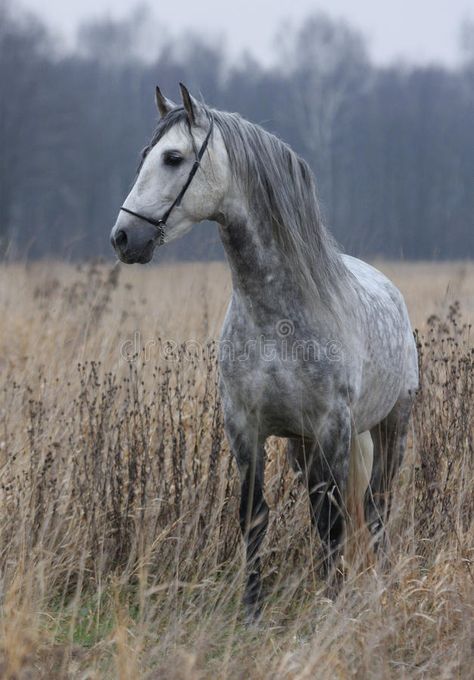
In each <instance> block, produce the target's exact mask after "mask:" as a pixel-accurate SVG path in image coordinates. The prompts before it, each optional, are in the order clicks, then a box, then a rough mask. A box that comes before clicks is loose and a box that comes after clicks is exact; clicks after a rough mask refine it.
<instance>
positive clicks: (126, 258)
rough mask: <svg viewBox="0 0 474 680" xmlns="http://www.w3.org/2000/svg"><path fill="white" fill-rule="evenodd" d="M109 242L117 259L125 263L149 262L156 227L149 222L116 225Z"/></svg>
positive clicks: (154, 241) (153, 246)
mask: <svg viewBox="0 0 474 680" xmlns="http://www.w3.org/2000/svg"><path fill="white" fill-rule="evenodd" d="M110 242H111V244H112V246H113V248H114V250H115V252H116V253H117V255H118V257H119V259H120V260H121V261H122V262H125V263H126V264H134V263H139V264H145V263H146V262H150V260H151V259H152V257H153V251H154V250H155V245H156V228H155V227H153V225H151V224H130V225H124V226H119V225H116V226H115V227H114V228H113V229H112V232H111V234H110Z"/></svg>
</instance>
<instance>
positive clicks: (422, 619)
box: [0, 262, 474, 680]
mask: <svg viewBox="0 0 474 680" xmlns="http://www.w3.org/2000/svg"><path fill="white" fill-rule="evenodd" d="M376 264H378V266H379V267H380V268H382V269H383V270H384V271H386V273H387V274H388V275H389V276H391V277H392V278H393V279H394V280H395V282H396V283H397V284H398V285H399V287H400V288H401V290H402V292H403V293H404V294H405V296H406V299H407V302H408V306H409V309H410V313H411V316H412V321H413V325H414V326H416V328H418V329H419V333H420V337H419V341H420V350H421V366H422V385H421V390H420V394H419V397H418V401H417V404H416V409H415V413H414V417H413V423H412V429H411V437H410V447H409V451H408V454H407V457H406V464H405V465H404V467H403V469H402V471H401V474H400V476H399V478H398V480H397V489H396V503H395V512H394V514H393V516H392V518H391V522H390V526H389V543H388V547H387V551H386V553H385V554H384V555H383V559H382V558H381V559H380V561H379V562H377V563H376V564H375V566H374V567H373V568H371V569H369V570H366V571H363V572H362V573H356V572H351V573H349V572H348V573H347V574H346V578H345V582H344V584H343V586H342V590H341V592H340V594H339V596H338V597H337V598H336V599H333V598H331V597H329V596H328V592H327V590H326V588H325V584H324V582H323V581H322V580H321V578H320V575H319V564H318V546H317V541H316V539H315V537H314V535H313V534H312V532H311V530H310V522H309V509H308V504H307V498H306V495H305V493H304V489H303V488H302V485H301V482H300V481H299V480H298V479H297V478H295V476H294V474H293V473H292V471H291V470H290V468H289V465H288V462H287V460H286V458H285V453H284V443H283V442H280V441H278V440H274V441H273V440H272V441H270V442H269V445H268V461H267V498H268V502H269V504H270V507H271V519H270V526H269V531H268V536H267V539H266V541H265V544H264V557H263V567H264V575H265V583H266V589H267V591H268V599H267V604H266V607H265V610H264V612H263V617H262V621H261V623H260V625H259V626H258V627H255V628H248V627H245V626H244V624H243V621H242V612H241V610H240V607H239V598H240V593H241V588H242V550H241V543H240V535H239V528H238V522H237V502H238V501H237V497H238V480H237V473H236V469H235V467H234V464H233V462H232V460H231V457H230V455H229V450H228V447H227V444H226V441H225V437H224V435H223V429H222V419H221V412H220V407H219V401H218V397H217V393H216V379H217V372H216V361H215V352H216V348H215V339H216V338H217V337H218V332H219V328H220V324H221V322H222V319H223V315H224V313H225V308H226V304H227V300H228V296H229V292H230V282H229V277H228V274H227V271H226V268H225V266H224V265H222V264H211V265H201V264H200V265H173V266H171V265H166V266H160V267H154V268H153V267H149V268H148V267H138V266H135V267H128V268H127V267H126V266H121V267H120V268H119V267H118V266H116V267H114V268H112V267H110V266H106V265H83V266H81V267H75V266H73V265H66V264H61V263H50V264H45V263H37V264H31V265H14V264H12V265H3V266H2V267H1V268H0V312H1V325H0V374H1V379H2V384H1V402H0V497H1V516H0V598H1V599H0V602H1V611H0V677H1V678H5V679H8V680H25V679H34V680H36V679H46V678H48V679H50V680H57V679H59V678H74V679H76V678H77V679H83V680H86V679H98V678H113V679H117V680H129V679H135V678H144V679H150V680H151V679H153V680H154V679H160V680H161V679H163V680H164V679H169V680H191V679H192V680H201V679H202V680H204V679H207V678H213V679H215V678H232V679H240V678H242V679H244V678H245V679H246V680H248V679H250V680H263V679H266V680H270V679H272V680H290V679H291V680H293V679H295V680H296V679H298V680H303V679H305V680H306V679H307V680H311V679H317V680H325V679H328V680H329V679H330V680H334V679H338V680H339V679H340V680H346V679H348V678H360V679H364V680H365V679H371V678H381V679H383V680H385V679H387V680H389V679H391V678H394V679H395V678H396V679H397V680H400V679H403V678H427V679H432V678H439V679H440V680H441V679H443V678H446V679H447V678H463V679H464V678H470V677H472V668H473V664H474V654H473V639H474V625H473V621H474V616H473V615H474V583H473V579H474V563H473V559H474V542H473V538H474V507H473V486H474V436H473V429H474V428H473V425H474V377H473V366H474V355H473V351H472V335H471V337H469V332H470V331H469V323H470V322H471V321H473V320H474V265H473V264H472V263H464V264H461V263H458V264H423V263H419V264H407V263H384V262H379V263H376Z"/></svg>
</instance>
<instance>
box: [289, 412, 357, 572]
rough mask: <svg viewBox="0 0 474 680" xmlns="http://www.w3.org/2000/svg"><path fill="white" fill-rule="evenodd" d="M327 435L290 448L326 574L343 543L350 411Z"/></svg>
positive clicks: (341, 416)
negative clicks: (305, 490) (305, 491)
mask: <svg viewBox="0 0 474 680" xmlns="http://www.w3.org/2000/svg"><path fill="white" fill-rule="evenodd" d="M328 431H329V434H327V435H326V436H325V437H323V438H321V437H315V440H313V441H309V440H306V441H303V440H295V441H294V442H293V443H292V444H291V446H290V452H291V455H292V458H293V459H294V460H295V461H296V462H297V464H298V467H299V468H300V469H301V471H302V473H303V475H304V478H305V480H306V484H307V487H308V493H309V500H310V505H311V519H312V521H313V524H314V525H315V526H316V528H317V530H318V533H319V537H320V539H321V545H322V548H323V555H324V558H323V569H324V571H325V572H326V574H327V573H329V572H330V570H331V568H332V566H333V565H334V563H335V561H336V559H337V557H338V555H339V552H340V549H341V547H342V544H343V541H344V528H345V516H346V508H345V495H346V487H347V478H348V472H349V454H350V442H351V427H350V416H349V411H348V410H347V413H346V412H344V413H341V414H339V415H338V416H336V417H334V420H333V423H332V426H331V427H328Z"/></svg>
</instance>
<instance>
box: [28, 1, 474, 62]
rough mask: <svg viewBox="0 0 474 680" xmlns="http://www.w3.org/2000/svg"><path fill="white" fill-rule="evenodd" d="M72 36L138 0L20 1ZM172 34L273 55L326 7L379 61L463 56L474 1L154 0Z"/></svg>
mask: <svg viewBox="0 0 474 680" xmlns="http://www.w3.org/2000/svg"><path fill="white" fill-rule="evenodd" d="M20 1H21V2H22V4H23V5H24V6H26V7H27V8H30V9H32V10H34V11H35V13H37V14H38V15H40V16H41V17H42V18H43V19H44V20H46V21H47V23H48V24H49V25H50V26H51V27H52V28H54V29H55V30H56V31H57V32H62V33H64V34H65V35H66V36H67V37H68V39H69V40H71V37H72V36H73V35H74V32H75V28H76V26H77V25H78V23H80V22H81V21H82V20H84V19H90V18H93V17H97V16H103V15H104V14H105V15H107V14H108V15H110V16H113V17H123V16H124V15H126V14H127V13H129V12H130V11H131V10H132V9H133V7H134V6H136V4H137V2H136V0H20ZM149 4H150V6H151V7H152V8H153V11H154V12H155V14H156V16H157V19H158V20H159V21H160V23H161V24H162V25H164V26H165V27H166V29H167V32H169V33H170V34H171V35H174V34H178V33H180V32H181V31H182V30H183V29H193V30H194V31H197V32H199V33H200V34H201V35H207V36H209V37H211V38H213V39H217V40H219V42H221V43H223V44H224V45H226V46H227V47H228V49H229V51H230V54H231V55H232V54H238V53H239V52H240V51H242V50H244V49H248V50H250V51H251V52H253V54H255V55H256V56H257V57H259V58H260V59H262V60H264V61H266V62H268V61H269V60H270V59H271V54H272V51H274V50H275V44H274V40H273V38H274V36H275V33H276V32H277V31H278V29H279V28H280V27H281V26H282V25H284V24H285V23H286V22H288V21H290V22H292V23H296V24H297V23H298V22H299V21H301V19H303V18H304V17H305V16H306V15H308V13H310V12H311V11H314V10H323V11H325V12H327V13H328V14H330V15H331V16H333V17H337V18H341V17H342V18H345V19H347V20H348V21H349V22H350V23H351V24H353V25H354V26H355V27H356V28H358V29H360V30H361V31H362V32H363V33H364V35H365V36H366V37H367V39H368V45H369V50H370V53H371V55H372V57H373V58H374V60H375V61H377V62H379V63H387V62H388V61H391V60H393V59H403V60H405V61H412V62H413V61H415V62H417V63H426V62H429V61H438V62H440V61H441V62H445V63H448V64H454V63H456V60H457V58H458V56H459V50H458V40H459V27H460V24H461V22H462V21H463V19H465V18H470V19H474V0H391V1H390V0H319V1H318V0H233V1H232V2H229V1H228V0H167V1H163V2H156V0H155V1H154V2H150V3H149Z"/></svg>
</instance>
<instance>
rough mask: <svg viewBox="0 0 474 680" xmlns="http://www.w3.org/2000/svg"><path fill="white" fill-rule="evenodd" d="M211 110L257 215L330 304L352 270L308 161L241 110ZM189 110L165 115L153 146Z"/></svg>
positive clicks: (298, 272) (302, 279) (303, 280)
mask: <svg viewBox="0 0 474 680" xmlns="http://www.w3.org/2000/svg"><path fill="white" fill-rule="evenodd" d="M205 110H206V112H207V114H208V116H209V117H210V116H212V117H213V119H214V123H215V125H216V127H218V128H219V131H220V132H221V134H222V138H223V140H224V144H225V146H226V149H227V153H228V155H229V160H230V166H231V172H232V173H233V175H234V178H235V179H236V181H237V182H239V183H240V186H241V188H242V190H243V192H244V193H245V195H246V196H247V200H248V202H249V206H250V209H251V211H252V215H253V217H254V218H255V219H256V221H257V222H261V223H267V224H268V223H269V224H271V225H272V230H273V235H274V237H275V240H276V242H277V244H278V246H279V248H280V250H281V251H282V253H283V254H284V255H285V256H286V258H287V259H288V261H290V263H291V270H292V272H293V275H294V277H295V279H296V280H299V283H300V284H301V285H302V287H303V290H307V291H308V292H309V293H310V295H311V297H313V299H319V300H320V301H321V302H323V303H327V304H329V303H330V302H331V301H333V297H334V294H335V293H336V292H337V291H339V289H340V285H341V283H342V282H343V281H345V280H347V277H348V276H349V272H348V270H347V268H346V267H345V265H344V263H343V261H342V258H341V254H340V251H339V249H338V247H337V245H336V242H335V240H334V239H333V237H332V236H331V234H330V233H329V232H328V231H327V229H326V227H325V226H324V224H323V221H322V219H321V213H320V209H319V202H318V197H317V189H316V181H315V178H314V175H313V172H312V170H311V168H310V167H309V165H308V163H307V162H306V161H305V160H304V159H303V158H301V157H300V156H298V155H297V154H296V153H295V152H294V151H293V150H292V149H291V148H290V147H289V146H288V144H286V143H285V142H283V141H282V140H280V139H279V138H278V137H276V136H275V135H273V134H271V133H270V132H267V131H266V130H264V129H263V128H262V127H260V126H259V125H256V124H254V123H251V122H249V121H247V120H245V119H244V118H242V117H241V116H240V115H239V114H237V113H228V112H224V111H218V110H215V109H209V108H206V109H205ZM186 115H187V114H186V112H185V111H184V109H183V108H182V107H178V108H176V109H173V110H172V111H170V113H168V114H167V115H166V116H165V117H164V118H162V119H161V120H160V122H159V123H158V126H157V128H156V131H155V133H154V135H153V138H152V141H151V144H150V147H151V146H153V145H154V144H156V143H157V142H158V141H159V139H161V137H162V136H163V135H164V134H166V132H167V131H168V130H169V129H170V128H172V127H173V126H174V125H177V124H180V123H181V124H183V123H185V121H186ZM145 152H146V150H145Z"/></svg>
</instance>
